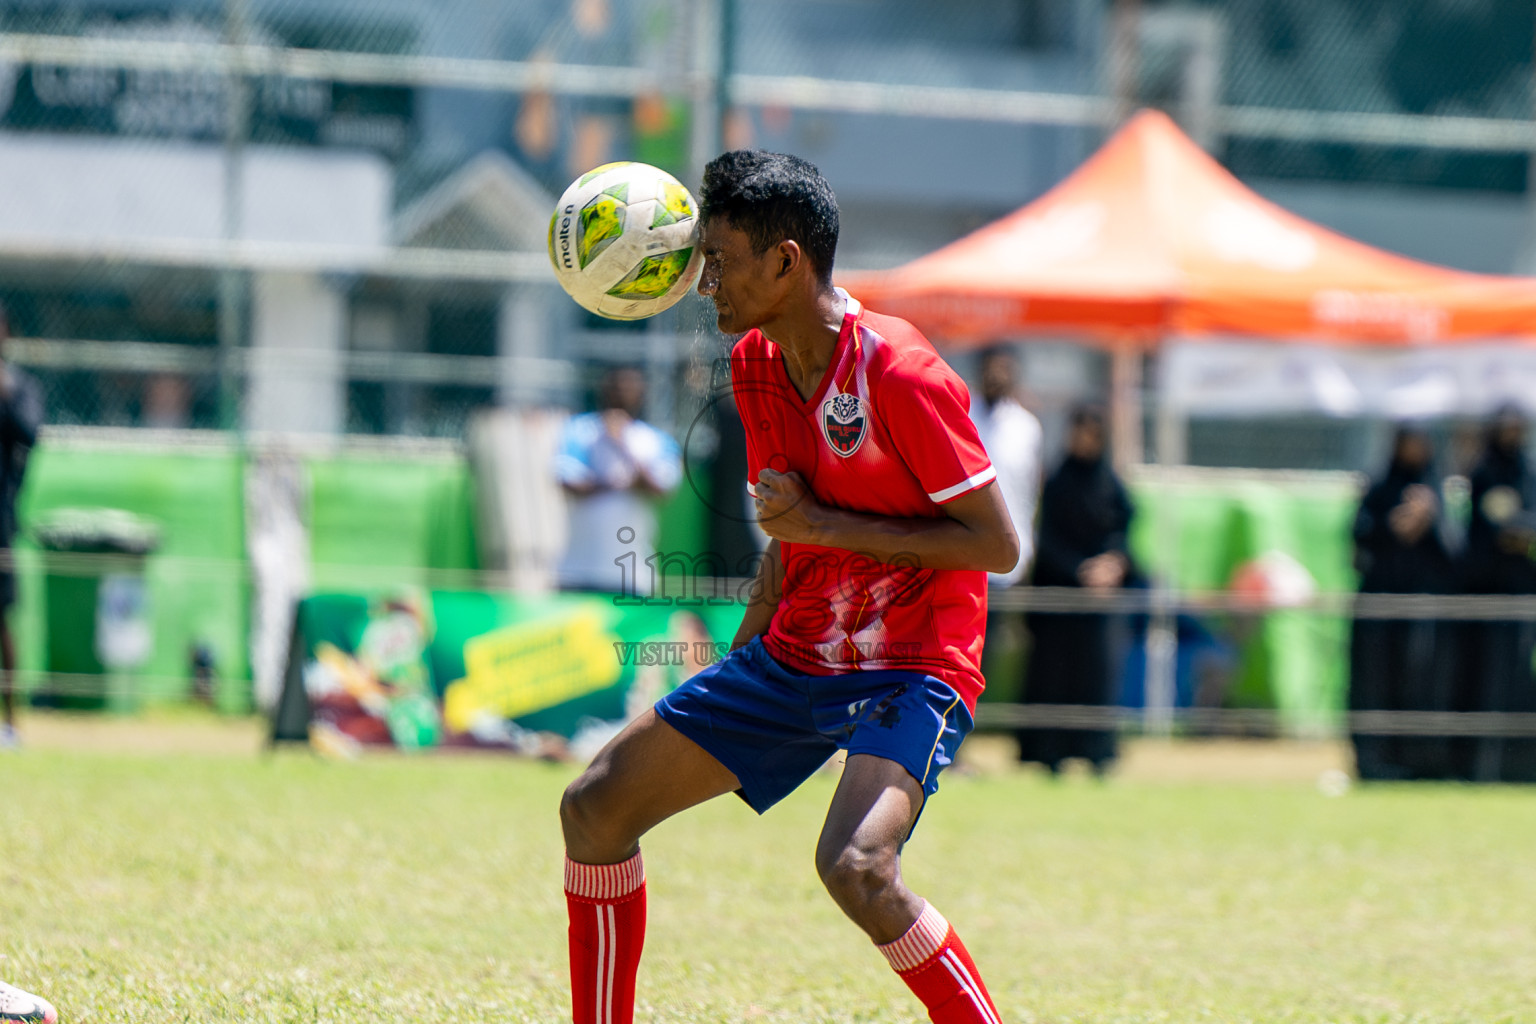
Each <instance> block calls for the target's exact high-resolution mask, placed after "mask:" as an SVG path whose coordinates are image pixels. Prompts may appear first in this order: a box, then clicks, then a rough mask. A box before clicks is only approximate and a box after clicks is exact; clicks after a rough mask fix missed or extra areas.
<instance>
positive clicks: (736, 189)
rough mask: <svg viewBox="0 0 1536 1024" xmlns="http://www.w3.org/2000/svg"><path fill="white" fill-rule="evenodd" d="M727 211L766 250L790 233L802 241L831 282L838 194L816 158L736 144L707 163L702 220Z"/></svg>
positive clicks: (755, 245) (817, 268)
mask: <svg viewBox="0 0 1536 1024" xmlns="http://www.w3.org/2000/svg"><path fill="white" fill-rule="evenodd" d="M714 217H724V218H725V219H726V220H728V221H730V223H731V226H732V227H734V228H736V229H737V230H738V231H741V232H743V233H745V234H746V236H747V237H748V238H749V239H751V240H752V247H753V248H754V249H755V250H756V251H757V252H758V253H759V254H762V253H764V252H766V251H767V250H768V247H769V246H771V245H777V244H778V243H779V242H782V241H783V240H784V239H786V238H790V239H794V241H795V242H797V243H799V245H800V248H801V250H802V251H803V252H804V253H805V255H806V258H807V259H809V260H810V261H811V266H812V267H813V268H814V269H815V271H816V275H817V277H818V278H819V279H820V280H821V283H822V284H830V283H831V282H832V257H833V256H834V255H835V254H836V252H837V197H836V196H834V195H833V194H832V186H830V185H828V184H827V179H825V178H823V177H822V176H821V172H820V171H818V170H817V169H816V167H815V165H814V164H811V163H810V162H808V161H806V160H802V159H801V158H800V157H798V156H790V155H789V154H788V153H765V152H763V151H762V150H760V149H737V150H732V151H731V152H729V153H722V154H721V155H720V156H717V157H715V158H714V159H713V160H711V161H710V162H709V164H708V166H706V167H705V168H704V188H703V192H702V197H701V202H700V206H699V219H700V221H701V223H704V224H708V223H709V221H710V220H711V219H712V218H714Z"/></svg>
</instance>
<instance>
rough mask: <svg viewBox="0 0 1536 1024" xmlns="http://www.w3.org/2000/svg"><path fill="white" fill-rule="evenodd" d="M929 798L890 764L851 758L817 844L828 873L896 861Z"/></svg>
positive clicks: (818, 858) (868, 757)
mask: <svg viewBox="0 0 1536 1024" xmlns="http://www.w3.org/2000/svg"><path fill="white" fill-rule="evenodd" d="M924 799H925V794H924V792H923V787H922V785H921V784H919V783H918V781H917V780H916V779H914V778H913V777H912V773H911V772H909V771H908V770H907V769H906V768H904V767H902V766H901V765H900V764H898V763H897V762H895V761H892V760H890V759H889V758H884V757H878V756H876V755H874V754H851V755H849V757H848V762H847V763H846V764H845V765H844V766H843V777H842V779H841V780H840V781H839V782H838V784H837V791H836V793H834V794H833V796H832V804H831V806H830V807H829V808H828V809H827V820H826V822H825V824H823V825H822V829H821V837H820V838H819V839H818V841H817V844H816V864H817V866H818V868H820V869H821V870H822V871H823V873H825V872H826V871H827V870H828V869H829V868H830V867H831V866H833V865H835V864H837V863H839V862H844V863H846V862H847V861H848V860H849V859H850V858H851V859H852V860H854V861H856V862H858V863H860V864H864V865H868V866H871V867H873V866H876V865H877V864H878V863H879V862H882V861H887V860H889V861H894V858H895V857H896V856H897V855H898V854H900V852H901V847H902V844H903V843H904V842H906V839H907V836H908V835H909V834H910V833H911V832H912V827H913V826H914V825H916V824H917V817H918V815H919V814H921V813H922V810H923V801H924Z"/></svg>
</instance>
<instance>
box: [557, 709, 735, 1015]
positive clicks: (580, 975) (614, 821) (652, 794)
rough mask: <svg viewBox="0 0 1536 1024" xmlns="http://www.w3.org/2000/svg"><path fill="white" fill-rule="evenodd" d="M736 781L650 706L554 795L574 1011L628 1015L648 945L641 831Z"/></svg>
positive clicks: (727, 789)
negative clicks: (562, 841)
mask: <svg viewBox="0 0 1536 1024" xmlns="http://www.w3.org/2000/svg"><path fill="white" fill-rule="evenodd" d="M736 788H737V782H736V777H735V776H734V775H732V774H731V773H730V772H729V771H727V770H726V769H725V768H724V766H722V765H721V764H720V762H719V761H717V760H715V758H714V757H712V756H711V755H710V754H709V753H707V752H706V751H705V750H704V749H703V748H702V747H700V746H699V745H698V744H696V743H694V742H693V741H692V740H690V739H688V738H687V737H686V736H684V735H683V734H682V733H680V732H678V731H677V730H676V729H674V728H672V726H670V725H668V724H667V723H666V722H663V721H662V720H661V719H660V718H659V717H658V716H657V715H656V712H655V711H647V712H646V713H645V714H643V715H641V716H640V717H639V718H637V719H636V720H635V721H633V722H631V723H630V724H629V726H628V727H626V728H625V729H624V731H623V732H621V733H619V735H618V736H616V737H614V739H613V740H612V741H611V742H609V744H608V745H607V746H606V747H604V748H603V750H602V752H601V753H599V754H598V755H597V757H596V758H595V759H594V760H593V762H592V764H591V765H590V766H588V768H587V770H586V771H584V772H582V773H581V776H580V777H579V778H578V779H577V780H576V781H575V782H573V783H571V785H570V786H569V787H567V789H566V791H565V795H564V797H563V798H562V799H561V801H560V825H561V828H562V830H563V831H564V833H565V853H566V860H565V896H566V909H567V911H568V912H569V915H570V933H569V937H570V957H571V1019H572V1020H573V1021H574V1022H575V1024H630V1022H631V1021H632V1020H633V1018H634V1006H635V974H636V971H637V970H638V969H639V966H640V951H641V948H642V947H643V946H644V944H645V867H644V865H643V863H642V862H641V859H640V845H639V844H640V837H641V836H642V835H644V834H645V833H646V832H648V831H649V830H650V829H651V828H652V827H654V826H655V825H657V824H658V823H659V822H661V821H664V820H665V819H667V818H669V817H671V816H672V815H674V814H676V813H677V812H679V811H683V810H686V809H687V808H689V807H692V806H693V805H695V804H699V803H703V802H704V801H705V800H709V799H711V798H713V797H717V796H720V795H721V794H723V793H729V792H731V791H733V790H735V789H736Z"/></svg>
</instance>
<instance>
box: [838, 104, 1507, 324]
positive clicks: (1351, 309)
mask: <svg viewBox="0 0 1536 1024" xmlns="http://www.w3.org/2000/svg"><path fill="white" fill-rule="evenodd" d="M839 283H841V284H844V285H845V286H846V287H847V288H848V289H849V290H850V291H852V292H853V293H854V294H855V295H857V296H858V297H859V298H860V299H862V300H863V301H864V302H865V303H866V304H868V305H869V306H870V307H871V308H873V309H877V310H879V311H881V312H884V313H890V314H893V315H895V316H900V317H903V318H905V319H907V320H910V321H912V322H913V323H915V324H916V325H917V326H918V327H919V328H921V329H922V330H923V331H924V332H925V333H927V334H929V335H930V336H931V337H933V338H935V339H938V340H941V341H943V342H947V343H949V344H953V345H975V344H983V343H988V342H993V341H997V340H1000V339H1003V338H1010V337H1017V336H1020V335H1024V334H1039V333H1052V334H1058V335H1061V334H1076V335H1086V336H1088V337H1089V338H1091V339H1094V340H1099V341H1102V342H1108V343H1115V342H1124V341H1138V342H1140V343H1142V344H1146V343H1149V342H1152V341H1154V340H1156V339H1157V338H1159V337H1162V336H1165V335H1180V336H1192V335H1194V336H1198V335H1232V334H1242V335H1250V336H1259V337H1265V338H1269V339H1275V340H1282V341H1284V340H1292V341H1306V342H1312V343H1326V344H1342V345H1351V346H1358V345H1362V344H1363V345H1401V344H1426V343H1445V342H1456V341H1464V340H1469V339H1483V340H1486V339H1490V338H1510V337H1514V336H1526V337H1536V279H1528V278H1513V277H1498V276H1492V275H1486V274H1472V273H1466V272H1463V271H1457V270H1451V269H1448V268H1444V267H1437V266H1433V265H1430V264H1427V263H1420V262H1418V261H1416V260H1411V259H1408V258H1406V257H1403V256H1397V255H1394V254H1391V253H1387V252H1383V251H1381V250H1378V249H1374V248H1372V247H1370V246H1368V245H1365V244H1363V243H1360V242H1356V241H1353V240H1351V239H1348V238H1345V237H1343V236H1342V235H1338V234H1335V233H1334V232H1332V231H1329V230H1327V229H1325V228H1322V227H1319V226H1318V225H1316V224H1313V223H1311V222H1310V221H1307V220H1304V219H1302V218H1300V217H1298V216H1296V215H1294V214H1291V213H1288V212H1287V211H1285V210H1284V209H1282V208H1280V207H1278V206H1276V205H1274V204H1273V203H1270V202H1268V201H1267V200H1265V199H1263V198H1261V197H1259V196H1258V195H1256V194H1255V193H1253V192H1252V191H1250V190H1249V189H1248V188H1247V187H1246V186H1244V185H1243V184H1242V183H1241V182H1239V181H1238V180H1237V179H1236V178H1234V177H1233V176H1232V175H1231V174H1229V173H1228V172H1227V171H1226V170H1225V169H1224V168H1223V167H1221V165H1220V164H1218V163H1217V162H1216V161H1215V160H1213V159H1211V158H1210V157H1209V156H1208V155H1206V153H1205V152H1204V151H1202V150H1201V149H1200V148H1199V147H1198V146H1197V145H1195V143H1194V142H1192V141H1191V140H1190V139H1189V138H1188V137H1187V136H1185V135H1184V134H1183V132H1181V131H1180V130H1179V129H1178V127H1177V126H1175V125H1174V123H1173V122H1172V120H1170V119H1169V118H1168V117H1167V116H1166V115H1164V114H1162V113H1160V112H1156V111H1143V112H1142V113H1140V114H1138V115H1137V116H1136V117H1135V118H1134V119H1132V120H1131V121H1130V122H1129V123H1128V124H1126V126H1125V127H1124V128H1122V129H1121V130H1120V131H1119V132H1118V133H1116V134H1115V135H1114V137H1112V138H1111V139H1110V140H1109V141H1108V142H1107V143H1106V144H1105V145H1104V147H1103V148H1102V149H1100V150H1099V151H1098V152H1097V153H1096V154H1095V155H1094V156H1093V157H1092V158H1090V159H1089V160H1088V161H1087V162H1086V163H1085V164H1083V165H1082V166H1081V167H1080V168H1078V169H1077V170H1076V171H1075V172H1073V174H1072V175H1070V176H1069V177H1068V178H1067V179H1066V180H1064V181H1063V182H1061V184H1059V185H1057V186H1056V187H1055V188H1054V189H1052V190H1051V191H1050V192H1048V193H1046V194H1045V195H1044V196H1042V197H1041V198H1040V199H1038V200H1036V201H1035V202H1033V203H1030V204H1029V205H1027V206H1025V207H1023V208H1022V209H1019V210H1017V211H1015V212H1014V213H1012V214H1010V215H1008V216H1007V217H1004V218H1003V219H1002V220H999V221H997V222H995V223H993V224H990V225H988V226H987V227H984V228H982V229H980V230H979V231H976V232H974V233H973V234H971V235H968V236H966V237H964V238H962V239H960V240H958V241H956V242H953V243H951V244H950V245H947V246H945V247H943V248H941V249H939V250H937V251H935V252H933V253H930V254H928V255H927V256H923V257H921V258H919V259H916V260H913V261H912V262H911V263H908V264H906V265H904V266H901V267H898V268H896V269H894V270H890V271H884V272H878V273H867V274H858V275H841V276H840V277H839Z"/></svg>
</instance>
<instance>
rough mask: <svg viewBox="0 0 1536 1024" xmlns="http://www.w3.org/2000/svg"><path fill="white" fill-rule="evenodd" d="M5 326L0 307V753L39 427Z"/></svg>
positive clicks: (8, 743) (11, 734)
mask: <svg viewBox="0 0 1536 1024" xmlns="http://www.w3.org/2000/svg"><path fill="white" fill-rule="evenodd" d="M10 334H11V331H10V321H9V319H7V317H6V314H5V309H4V307H0V749H4V748H6V747H14V746H16V743H17V739H16V695H15V693H14V692H13V690H14V687H15V680H16V641H15V639H14V638H13V636H12V635H11V624H10V611H11V606H12V605H13V604H15V603H16V567H15V564H14V561H13V558H14V556H13V554H12V550H11V541H13V540H14V539H15V537H16V530H17V521H16V497H17V495H19V494H20V493H21V481H22V477H23V476H25V475H26V472H27V457H28V456H29V455H30V454H31V452H32V446H33V445H34V444H36V443H37V428H38V427H39V426H40V425H41V424H42V422H43V399H42V391H41V390H40V389H39V388H38V385H37V381H35V380H33V379H32V378H31V377H30V376H28V375H27V374H25V373H23V372H22V371H20V370H18V369H17V368H16V367H15V366H12V365H11V364H10V363H9V362H7V361H6V359H5V339H7V338H9V337H10Z"/></svg>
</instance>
